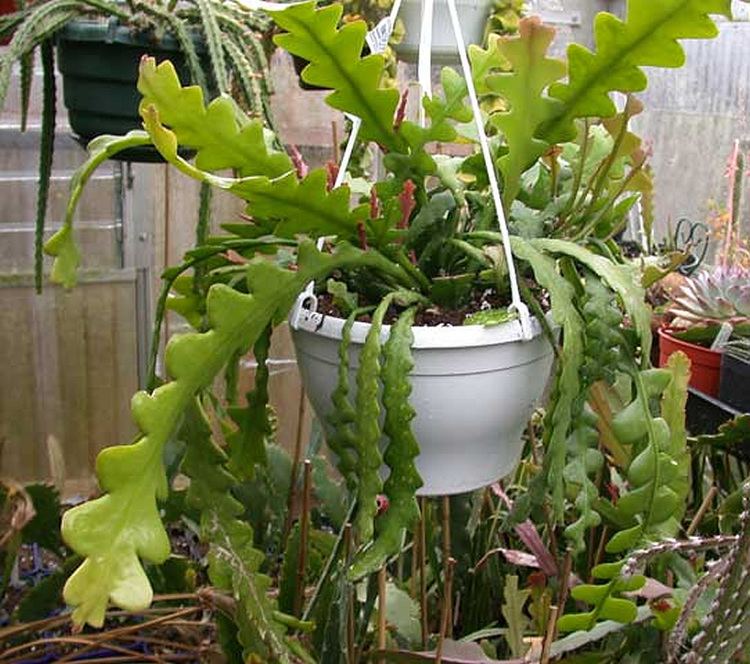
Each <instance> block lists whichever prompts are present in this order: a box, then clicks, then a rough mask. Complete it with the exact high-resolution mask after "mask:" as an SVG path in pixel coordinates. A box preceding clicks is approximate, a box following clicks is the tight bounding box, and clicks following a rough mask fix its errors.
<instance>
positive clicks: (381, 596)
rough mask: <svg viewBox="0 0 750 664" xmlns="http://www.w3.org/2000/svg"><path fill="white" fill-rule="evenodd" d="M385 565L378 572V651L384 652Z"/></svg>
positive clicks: (382, 661) (383, 659) (383, 661)
mask: <svg viewBox="0 0 750 664" xmlns="http://www.w3.org/2000/svg"><path fill="white" fill-rule="evenodd" d="M385 580H386V575H385V565H383V566H382V567H381V568H380V571H379V572H378V650H380V651H381V652H382V651H383V650H385V645H386V644H385V628H386V622H385ZM379 662H380V664H385V658H382V659H380V660H379Z"/></svg>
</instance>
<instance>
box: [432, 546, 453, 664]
mask: <svg viewBox="0 0 750 664" xmlns="http://www.w3.org/2000/svg"><path fill="white" fill-rule="evenodd" d="M455 564H456V560H455V558H448V560H447V561H446V564H445V579H444V581H443V588H444V592H443V602H442V604H443V606H442V610H441V612H440V634H439V636H438V644H437V648H436V649H435V664H441V662H442V661H443V643H444V642H445V637H446V634H447V633H448V628H449V625H450V610H451V607H450V597H451V593H452V592H453V567H454V566H455Z"/></svg>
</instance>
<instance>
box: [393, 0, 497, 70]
mask: <svg viewBox="0 0 750 664" xmlns="http://www.w3.org/2000/svg"><path fill="white" fill-rule="evenodd" d="M492 5H493V3H492V0H456V9H457V10H458V12H459V15H460V17H461V32H462V33H463V36H464V41H465V42H466V43H467V44H481V43H482V41H483V40H484V31H485V26H486V25H487V17H488V16H489V14H490V11H491V9H492ZM399 17H400V18H401V20H402V21H403V23H404V28H405V35H404V38H403V39H402V40H401V42H400V43H399V44H397V45H396V46H395V47H394V48H395V50H396V53H397V55H398V57H399V59H401V60H404V61H406V62H416V61H417V57H418V55H419V37H420V33H421V22H422V0H403V4H402V6H401V11H400V13H399ZM431 53H432V61H433V62H435V63H437V64H443V65H446V64H456V63H458V53H457V52H456V39H455V37H454V36H453V28H452V27H451V21H450V16H449V15H448V5H447V3H446V2H445V0H435V8H434V20H433V23H432V49H431Z"/></svg>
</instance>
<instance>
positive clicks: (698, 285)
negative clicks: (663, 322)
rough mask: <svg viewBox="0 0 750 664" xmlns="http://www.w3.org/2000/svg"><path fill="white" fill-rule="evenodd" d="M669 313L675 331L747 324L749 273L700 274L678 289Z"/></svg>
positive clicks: (719, 269)
mask: <svg viewBox="0 0 750 664" xmlns="http://www.w3.org/2000/svg"><path fill="white" fill-rule="evenodd" d="M670 310H671V312H672V314H674V316H675V319H674V321H673V324H674V326H675V327H688V328H689V327H696V326H701V325H702V326H711V325H721V324H722V323H725V322H727V323H730V324H731V325H733V326H736V325H741V324H747V323H750V269H747V268H742V267H724V266H721V267H716V268H714V269H712V270H703V271H702V272H700V273H699V274H698V275H696V276H695V277H693V278H691V279H688V280H687V281H685V283H684V284H683V285H682V286H681V287H680V289H679V290H678V291H677V294H676V296H675V298H674V304H673V305H672V307H671V309H670Z"/></svg>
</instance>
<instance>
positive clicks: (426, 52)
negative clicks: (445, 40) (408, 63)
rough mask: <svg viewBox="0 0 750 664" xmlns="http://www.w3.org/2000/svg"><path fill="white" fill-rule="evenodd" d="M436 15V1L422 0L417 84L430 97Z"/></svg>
mask: <svg viewBox="0 0 750 664" xmlns="http://www.w3.org/2000/svg"><path fill="white" fill-rule="evenodd" d="M434 13H435V0H422V26H421V29H420V31H419V57H418V60H417V82H418V83H419V86H420V87H421V88H422V94H423V95H427V96H428V97H432V24H433V18H434ZM421 108H422V106H421V104H420V109H421Z"/></svg>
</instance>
